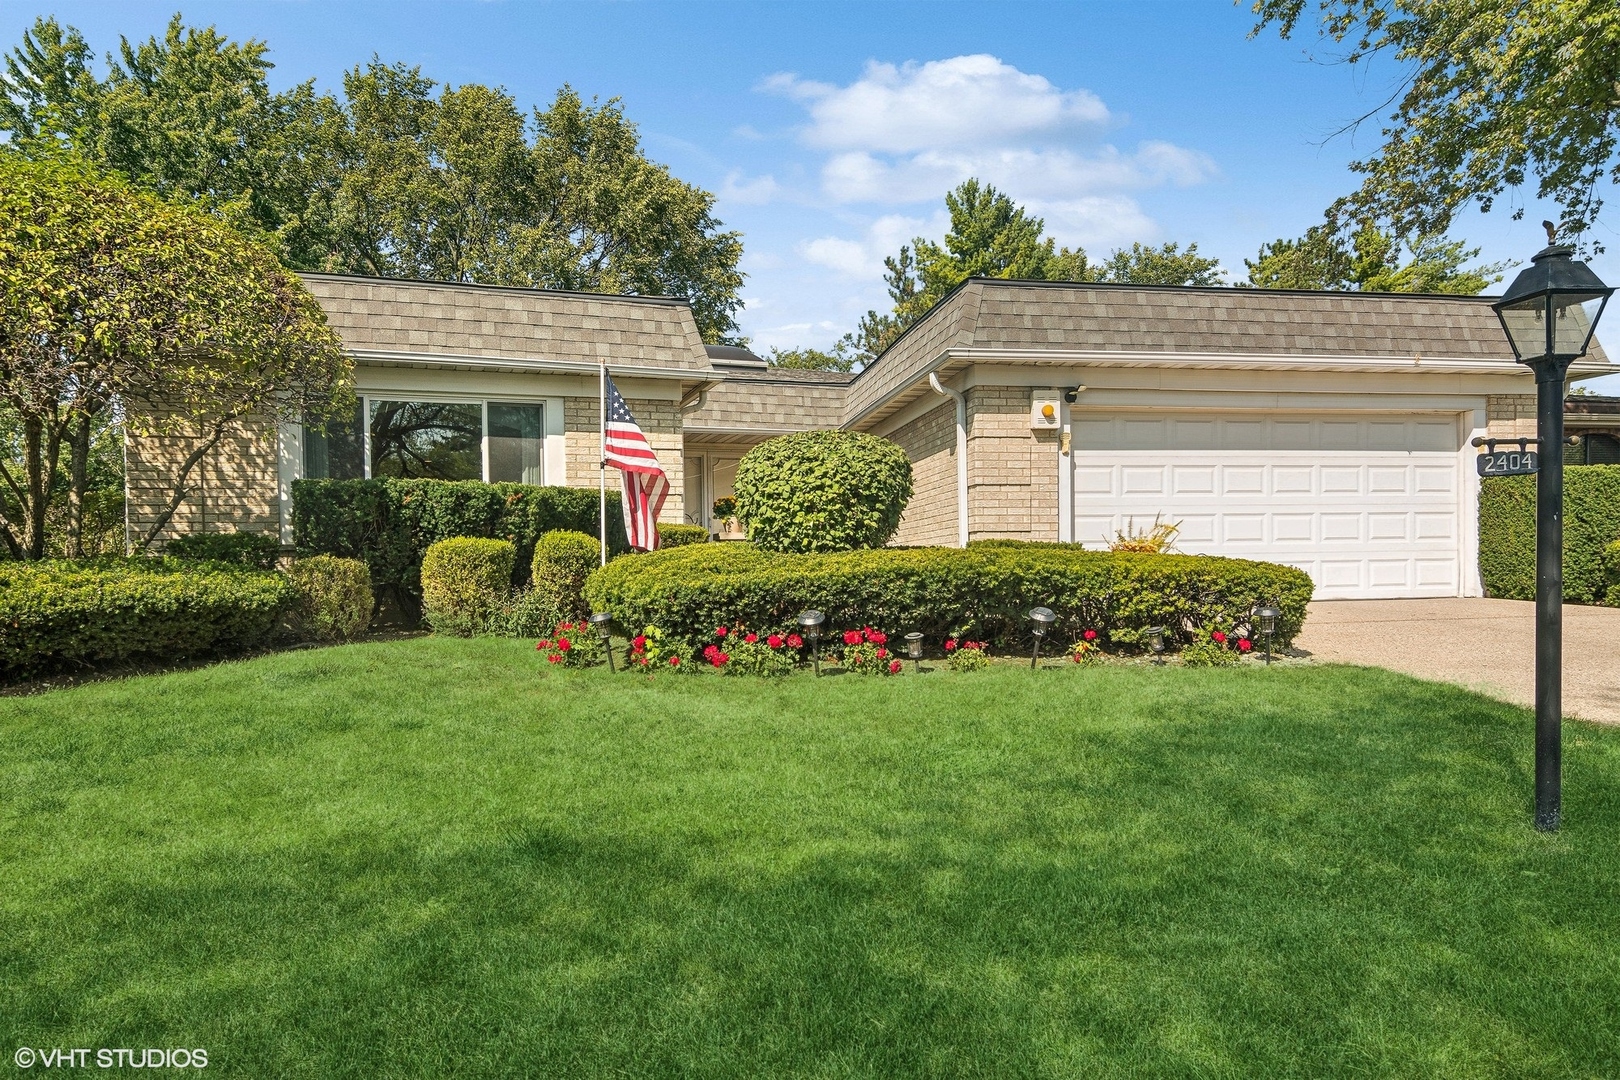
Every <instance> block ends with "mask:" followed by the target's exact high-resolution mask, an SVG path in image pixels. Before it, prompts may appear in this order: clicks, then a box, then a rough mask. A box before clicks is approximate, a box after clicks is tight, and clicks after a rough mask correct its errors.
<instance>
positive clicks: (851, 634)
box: [844, 630, 861, 645]
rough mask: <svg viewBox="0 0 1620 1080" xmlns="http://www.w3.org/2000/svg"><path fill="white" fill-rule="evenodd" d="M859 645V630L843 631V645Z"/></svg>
mask: <svg viewBox="0 0 1620 1080" xmlns="http://www.w3.org/2000/svg"><path fill="white" fill-rule="evenodd" d="M860 643H861V632H860V631H859V630H845V631H844V644H845V645H859V644H860Z"/></svg>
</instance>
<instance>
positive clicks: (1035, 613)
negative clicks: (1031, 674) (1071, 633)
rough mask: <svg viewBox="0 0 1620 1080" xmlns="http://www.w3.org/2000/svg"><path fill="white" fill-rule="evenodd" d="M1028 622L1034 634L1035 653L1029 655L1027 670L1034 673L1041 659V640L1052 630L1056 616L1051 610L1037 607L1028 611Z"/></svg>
mask: <svg viewBox="0 0 1620 1080" xmlns="http://www.w3.org/2000/svg"><path fill="white" fill-rule="evenodd" d="M1029 621H1030V624H1031V629H1032V630H1033V631H1034V633H1035V651H1033V652H1031V653H1030V654H1029V669H1030V670H1031V671H1034V670H1035V665H1036V664H1037V663H1039V662H1040V659H1041V639H1042V638H1044V637H1046V632H1047V631H1048V630H1050V629H1052V624H1053V623H1055V622H1057V616H1056V615H1055V614H1053V612H1052V609H1051V608H1047V607H1038V608H1033V609H1032V610H1031V611H1030V613H1029Z"/></svg>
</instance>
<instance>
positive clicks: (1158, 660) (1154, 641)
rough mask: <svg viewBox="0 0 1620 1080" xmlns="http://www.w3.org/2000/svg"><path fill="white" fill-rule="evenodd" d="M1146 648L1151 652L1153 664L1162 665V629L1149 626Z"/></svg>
mask: <svg viewBox="0 0 1620 1080" xmlns="http://www.w3.org/2000/svg"><path fill="white" fill-rule="evenodd" d="M1147 639H1148V648H1149V649H1152V650H1153V662H1154V663H1155V664H1162V663H1164V658H1163V657H1164V627H1162V626H1150V627H1148V628H1147Z"/></svg>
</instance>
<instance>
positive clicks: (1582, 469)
mask: <svg viewBox="0 0 1620 1080" xmlns="http://www.w3.org/2000/svg"><path fill="white" fill-rule="evenodd" d="M1617 539H1620V465H1571V466H1568V467H1567V468H1565V469H1564V599H1565V600H1566V601H1569V602H1572V603H1577V604H1592V603H1597V602H1600V601H1601V600H1602V599H1603V595H1604V592H1605V590H1606V588H1607V583H1606V582H1605V580H1604V571H1603V551H1604V548H1606V547H1607V546H1608V545H1609V544H1611V543H1613V542H1614V541H1615V540H1617ZM1479 573H1480V577H1481V578H1482V579H1483V580H1484V584H1485V595H1487V596H1497V597H1503V598H1505V599H1508V600H1533V599H1535V595H1536V478H1535V477H1534V476H1493V477H1488V478H1487V479H1485V480H1483V481H1482V482H1481V483H1480V489H1479Z"/></svg>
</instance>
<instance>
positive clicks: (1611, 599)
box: [1603, 540, 1620, 607]
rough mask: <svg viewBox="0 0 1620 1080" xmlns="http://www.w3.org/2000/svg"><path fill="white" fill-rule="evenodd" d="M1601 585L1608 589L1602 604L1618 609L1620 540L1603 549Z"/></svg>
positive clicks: (1619, 594) (1619, 593)
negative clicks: (1611, 605)
mask: <svg viewBox="0 0 1620 1080" xmlns="http://www.w3.org/2000/svg"><path fill="white" fill-rule="evenodd" d="M1603 583H1604V585H1605V586H1606V587H1607V589H1608V596H1607V597H1606V599H1605V601H1604V602H1605V603H1609V604H1613V605H1614V606H1615V607H1620V540H1616V541H1615V542H1614V543H1612V544H1610V545H1609V546H1608V547H1606V548H1604V549H1603Z"/></svg>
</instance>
